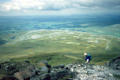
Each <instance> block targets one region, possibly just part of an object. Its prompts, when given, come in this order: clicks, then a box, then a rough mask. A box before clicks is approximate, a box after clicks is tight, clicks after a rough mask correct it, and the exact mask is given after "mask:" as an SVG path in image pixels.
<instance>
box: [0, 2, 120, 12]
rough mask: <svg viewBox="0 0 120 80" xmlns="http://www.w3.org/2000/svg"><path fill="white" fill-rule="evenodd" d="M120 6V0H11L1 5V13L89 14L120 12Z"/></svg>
mask: <svg viewBox="0 0 120 80" xmlns="http://www.w3.org/2000/svg"><path fill="white" fill-rule="evenodd" d="M119 5H120V0H116V1H114V0H10V1H5V2H2V3H0V12H5V11H6V12H11V11H14V12H18V11H19V12H32V13H34V12H40V13H42V12H44V11H45V12H48V11H49V12H52V13H53V12H56V11H57V12H60V11H61V12H60V13H64V12H63V11H65V12H66V11H67V12H71V13H75V12H76V13H89V12H95V11H96V12H104V11H105V10H106V11H111V9H113V11H114V9H116V10H119V9H120V7H119ZM73 11H75V12H73Z"/></svg>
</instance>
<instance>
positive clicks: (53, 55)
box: [0, 30, 120, 65]
mask: <svg viewBox="0 0 120 80" xmlns="http://www.w3.org/2000/svg"><path fill="white" fill-rule="evenodd" d="M18 34H21V36H18ZM18 34H16V36H17V37H16V38H15V40H12V41H11V40H10V42H9V43H7V44H4V45H1V46H0V62H3V61H9V60H10V61H24V60H30V61H31V62H32V63H34V64H37V63H38V62H39V61H41V60H48V62H49V64H51V65H59V64H69V63H74V62H80V63H83V62H84V56H83V53H84V52H88V53H91V55H92V61H91V64H99V65H102V64H104V63H106V62H108V61H109V60H111V59H113V58H114V57H117V56H119V55H120V54H119V52H120V47H119V44H120V39H119V38H113V37H109V36H98V35H93V34H89V33H84V32H77V31H73V32H72V33H71V31H60V30H58V31H57V30H56V31H37V32H31V33H29V34H28V33H27V35H26V32H21V33H18ZM34 35H40V36H42V37H40V38H38V39H28V40H22V41H20V38H21V37H22V38H23V39H24V38H27V37H28V36H29V37H30V36H34ZM7 38H8V37H7ZM106 46H107V48H106Z"/></svg>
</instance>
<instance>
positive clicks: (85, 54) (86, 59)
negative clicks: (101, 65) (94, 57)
mask: <svg viewBox="0 0 120 80" xmlns="http://www.w3.org/2000/svg"><path fill="white" fill-rule="evenodd" d="M84 56H85V61H86V63H89V62H90V61H91V55H90V54H88V53H84Z"/></svg>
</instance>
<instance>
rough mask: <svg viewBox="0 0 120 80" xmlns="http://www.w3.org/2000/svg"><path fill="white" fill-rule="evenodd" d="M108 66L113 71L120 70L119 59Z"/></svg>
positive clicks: (115, 59)
mask: <svg viewBox="0 0 120 80" xmlns="http://www.w3.org/2000/svg"><path fill="white" fill-rule="evenodd" d="M109 66H110V67H111V68H113V69H115V70H120V57H117V58H114V59H113V60H111V61H110V62H109Z"/></svg>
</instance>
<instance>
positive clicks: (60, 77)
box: [0, 57, 120, 80]
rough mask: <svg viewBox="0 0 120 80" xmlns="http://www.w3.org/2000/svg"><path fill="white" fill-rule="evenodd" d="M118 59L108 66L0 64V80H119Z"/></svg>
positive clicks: (119, 68) (119, 66)
mask: <svg viewBox="0 0 120 80" xmlns="http://www.w3.org/2000/svg"><path fill="white" fill-rule="evenodd" d="M119 64H120V58H119V57H118V58H115V59H113V60H112V61H110V63H109V65H108V66H100V65H92V64H77V63H76V64H68V65H58V66H51V65H49V64H48V63H47V61H41V62H39V63H38V64H37V65H36V64H34V65H33V64H31V63H30V62H29V61H24V62H4V63H1V64H0V80H120V65H119Z"/></svg>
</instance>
